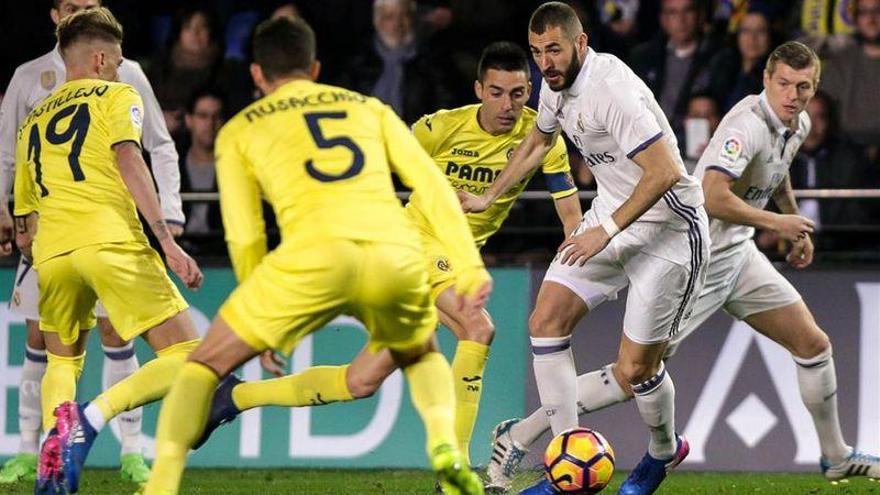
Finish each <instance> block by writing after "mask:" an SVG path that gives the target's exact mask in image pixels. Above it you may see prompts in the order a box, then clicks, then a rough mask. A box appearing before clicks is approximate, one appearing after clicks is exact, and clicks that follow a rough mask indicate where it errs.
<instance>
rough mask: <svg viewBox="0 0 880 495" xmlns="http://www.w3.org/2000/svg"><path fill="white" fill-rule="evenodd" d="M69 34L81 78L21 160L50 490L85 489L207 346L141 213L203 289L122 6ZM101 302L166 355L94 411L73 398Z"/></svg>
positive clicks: (72, 75) (33, 129)
mask: <svg viewBox="0 0 880 495" xmlns="http://www.w3.org/2000/svg"><path fill="white" fill-rule="evenodd" d="M57 35H58V47H59V50H60V52H61V56H62V58H63V60H64V64H65V68H66V74H67V82H65V83H64V84H62V85H61V86H59V87H58V89H57V90H56V91H55V92H54V93H52V94H51V95H50V96H49V97H48V98H47V99H46V100H45V101H44V102H43V103H42V104H40V105H38V106H37V107H36V108H35V109H34V110H33V111H32V112H31V113H30V114H29V115H28V116H27V118H26V119H25V121H24V123H23V125H22V127H21V128H20V129H19V132H18V148H17V153H16V162H17V166H16V176H15V215H16V232H17V235H18V237H19V239H17V240H18V241H20V242H19V245H20V247H21V248H22V250H23V252H24V253H25V254H26V255H27V256H28V257H30V258H31V259H33V261H34V266H35V268H36V270H37V276H38V277H39V285H40V289H41V290H40V304H39V307H40V329H41V331H42V332H43V338H44V340H45V342H46V349H47V357H48V365H47V368H46V375H45V377H44V378H43V383H42V387H43V390H42V409H43V418H44V420H45V418H52V413H53V411H54V412H55V416H56V418H57V421H55V422H54V425H55V428H53V429H52V430H51V431H50V432H49V435H48V436H47V438H46V440H45V442H44V443H43V447H42V450H41V452H40V463H39V467H38V472H37V487H36V493H56V492H61V493H66V492H71V493H75V492H76V491H77V489H78V484H79V471H80V468H81V466H82V462H83V461H84V459H85V455H86V454H87V452H88V449H89V447H90V446H91V444H92V442H93V441H94V438H95V436H96V435H97V433H98V432H99V431H100V430H101V428H102V427H103V426H104V425H105V424H106V422H107V421H109V420H110V419H112V418H113V417H115V416H116V415H118V414H119V413H121V412H123V411H127V410H131V409H133V408H135V407H138V406H140V405H142V404H144V403H146V402H149V401H153V400H156V399H159V398H161V397H162V396H163V395H164V394H165V392H166V391H167V390H168V388H169V387H170V385H171V381H172V379H173V377H174V375H175V374H176V372H177V370H179V369H180V368H181V367H182V365H183V361H184V358H185V357H186V356H187V355H188V354H189V352H190V351H191V350H192V349H194V348H195V345H196V343H197V342H198V340H197V334H196V330H195V327H194V325H193V323H192V321H191V319H190V317H189V313H188V312H187V310H186V308H187V304H186V301H184V300H183V298H182V297H181V296H180V293H179V292H178V291H177V288H176V287H175V286H174V284H173V283H172V282H171V280H170V279H169V278H168V275H167V273H166V271H165V266H164V264H163V263H162V260H161V258H160V257H159V256H158V254H157V253H156V252H155V251H154V250H153V249H152V248H151V247H150V245H149V243H148V242H147V239H146V236H145V235H144V232H143V228H142V227H141V223H140V221H139V219H138V216H137V212H136V210H135V207H137V209H138V210H139V211H140V212H141V214H142V215H143V216H144V218H145V219H146V220H147V222H148V223H149V225H150V227H151V229H152V230H153V233H154V234H155V235H156V238H157V240H158V241H159V243H160V244H161V246H162V249H163V251H164V253H165V256H166V259H167V260H168V265H169V266H170V268H171V269H172V270H173V271H174V272H175V273H177V274H178V275H179V276H180V277H181V279H182V280H183V281H184V282H185V283H186V285H187V286H189V287H192V288H196V287H198V286H199V285H201V281H202V274H201V272H200V271H199V268H198V266H197V265H196V263H195V262H194V261H193V260H192V259H191V258H190V257H189V256H187V254H186V253H184V252H183V251H182V250H181V249H180V247H179V246H178V245H177V244H176V243H175V242H174V239H173V238H172V236H171V233H170V231H169V229H168V225H167V224H166V223H165V220H163V215H162V210H161V208H160V206H159V200H158V197H157V196H156V192H155V189H154V187H153V181H152V177H150V173H149V169H148V168H147V166H146V164H145V163H144V161H143V158H142V156H141V148H140V144H139V143H140V140H141V127H142V125H143V115H144V113H143V105H142V103H141V99H140V97H139V96H138V94H137V91H135V90H134V88H132V87H131V86H129V85H127V84H123V83H118V82H113V81H116V80H117V78H118V73H117V71H118V67H119V66H120V64H121V63H122V50H121V43H122V27H121V26H120V25H119V23H118V22H117V21H116V19H115V18H114V17H113V15H112V14H111V13H110V11H108V10H107V9H104V8H96V9H90V10H84V11H82V12H78V13H76V14H73V15H71V16H69V17H67V18H65V19H64V20H62V21H61V22H60V23H59V24H58V30H57ZM37 224H39V228H37ZM31 241H33V242H32V245H31ZM98 298H100V299H101V300H102V301H103V302H104V305H105V307H106V308H107V313H108V315H109V317H110V319H111V321H112V322H113V325H114V327H115V328H116V329H117V330H118V332H119V335H120V336H121V337H122V338H123V339H125V340H131V339H133V338H134V337H136V336H138V335H143V337H144V338H145V339H146V340H147V342H148V343H149V344H150V346H151V347H152V348H153V349H154V350H155V351H156V354H157V357H156V359H154V360H152V361H150V362H149V363H147V364H146V365H144V366H143V367H142V368H140V369H139V370H138V371H136V372H134V373H132V374H131V375H130V376H129V377H128V378H126V379H124V380H122V381H120V382H119V383H117V384H115V385H114V386H112V387H110V388H109V389H107V390H106V391H105V392H104V393H103V394H101V395H99V396H98V397H97V398H96V399H95V400H94V401H92V402H91V403H90V404H84V405H83V406H82V407H80V406H77V405H76V404H75V403H73V402H66V401H71V400H73V399H74V397H75V395H76V382H77V380H78V378H79V375H80V373H81V372H82V367H83V361H84V359H85V351H84V349H85V345H86V337H87V336H88V331H89V329H90V328H91V327H92V326H93V325H94V324H95V315H94V308H95V302H96V300H97V299H98ZM59 404H60V406H59ZM56 406H58V407H57V408H56ZM52 425H53V422H48V423H47V424H46V426H47V427H48V426H52ZM62 464H63V465H62Z"/></svg>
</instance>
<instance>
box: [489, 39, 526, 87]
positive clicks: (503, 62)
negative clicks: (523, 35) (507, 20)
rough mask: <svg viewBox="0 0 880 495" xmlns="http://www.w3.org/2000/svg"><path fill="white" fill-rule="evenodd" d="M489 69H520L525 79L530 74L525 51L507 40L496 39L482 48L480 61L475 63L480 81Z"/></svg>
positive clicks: (509, 70) (512, 70) (510, 70)
mask: <svg viewBox="0 0 880 495" xmlns="http://www.w3.org/2000/svg"><path fill="white" fill-rule="evenodd" d="M489 69H495V70H503V71H507V72H516V71H522V72H525V74H526V79H528V78H530V77H531V76H532V74H531V71H530V70H529V59H528V56H527V55H526V51H525V50H523V49H522V48H520V46H519V45H517V44H515V43H511V42H509V41H496V42H495V43H492V44H490V45H489V46H487V47H486V48H485V49H483V54H482V55H480V62H479V64H477V77H478V78H479V80H480V81H482V80H483V78H484V77H486V72H487V71H488V70H489Z"/></svg>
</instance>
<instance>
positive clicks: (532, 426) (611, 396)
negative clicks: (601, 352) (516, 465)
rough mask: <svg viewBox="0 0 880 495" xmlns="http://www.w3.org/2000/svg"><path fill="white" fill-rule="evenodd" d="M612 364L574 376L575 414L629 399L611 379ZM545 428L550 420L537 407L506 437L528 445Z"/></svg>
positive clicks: (526, 446) (520, 444)
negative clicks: (575, 384) (576, 410)
mask: <svg viewBox="0 0 880 495" xmlns="http://www.w3.org/2000/svg"><path fill="white" fill-rule="evenodd" d="M613 366H614V365H613V364H609V365H606V366H603V367H602V368H600V369H598V370H596V371H591V372H589V373H585V374H583V375H581V376H579V377H578V378H577V388H578V401H577V406H578V414H579V415H581V416H582V415H584V414H587V413H590V412H593V411H598V410H600V409H604V408H606V407H608V406H611V405H614V404H619V403H621V402H626V401H628V400H629V395H628V394H627V393H626V392H624V391H623V389H622V388H620V384H619V383H617V380H616V379H614V373H612V371H611V369H612V367H613ZM548 429H550V420H549V419H548V418H547V415H546V414H544V411H543V410H542V409H538V410H536V411H535V412H533V413H532V414H531V415H529V417H527V418H525V419H523V420H522V421H520V422H519V423H517V424H515V425H513V427H512V428H511V429H510V436H511V438H513V440H514V441H515V442H516V443H518V444H519V446H521V447H525V448H528V447H529V446H531V444H533V443H534V442H535V440H537V439H538V438H540V437H541V435H543V434H544V432H545V431H547V430H548Z"/></svg>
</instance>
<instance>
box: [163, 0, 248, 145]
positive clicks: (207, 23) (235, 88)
mask: <svg viewBox="0 0 880 495" xmlns="http://www.w3.org/2000/svg"><path fill="white" fill-rule="evenodd" d="M221 45H222V42H221V39H220V25H219V22H218V21H217V19H216V18H215V17H214V15H213V12H212V11H211V10H210V9H208V8H207V6H206V5H205V4H201V3H198V2H191V3H186V4H185V6H184V7H182V9H181V10H180V11H179V12H178V15H177V17H176V18H175V20H174V26H173V28H172V35H171V37H170V38H169V45H168V48H167V50H166V51H165V52H163V53H161V54H160V56H159V58H158V60H157V61H156V62H155V63H154V64H153V65H152V67H151V68H150V74H149V75H150V80H151V81H152V83H153V87H154V88H155V90H156V97H157V98H158V100H159V104H160V105H161V106H162V111H163V113H164V114H165V122H166V124H167V125H168V130H169V132H171V134H172V136H175V138H178V139H179V137H180V134H181V133H182V131H183V126H182V124H183V113H184V110H185V108H186V103H187V100H188V98H189V96H190V95H191V94H192V93H193V92H194V91H195V90H196V89H197V88H200V87H206V86H209V85H217V86H218V87H221V88H222V89H223V90H224V92H225V93H226V94H227V95H228V97H229V101H230V106H231V110H233V111H238V110H239V109H241V108H243V107H244V106H245V105H247V104H248V103H249V102H250V101H251V100H252V89H251V88H252V83H251V82H250V80H249V79H250V78H249V76H248V74H247V72H246V70H245V69H244V66H243V65H241V64H240V63H236V62H233V61H228V62H227V61H224V59H223V47H222V46H221Z"/></svg>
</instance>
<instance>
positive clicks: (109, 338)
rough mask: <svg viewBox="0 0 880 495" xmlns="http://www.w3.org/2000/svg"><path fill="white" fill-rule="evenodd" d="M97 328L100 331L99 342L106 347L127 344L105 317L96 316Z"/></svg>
mask: <svg viewBox="0 0 880 495" xmlns="http://www.w3.org/2000/svg"><path fill="white" fill-rule="evenodd" d="M98 330H99V331H100V332H101V343H102V344H104V345H105V346H107V347H122V346H124V345H126V344H128V342H127V341H125V340H123V339H122V337H120V336H119V334H118V333H116V329H115V328H113V325H111V324H110V320H108V319H107V318H98Z"/></svg>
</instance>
